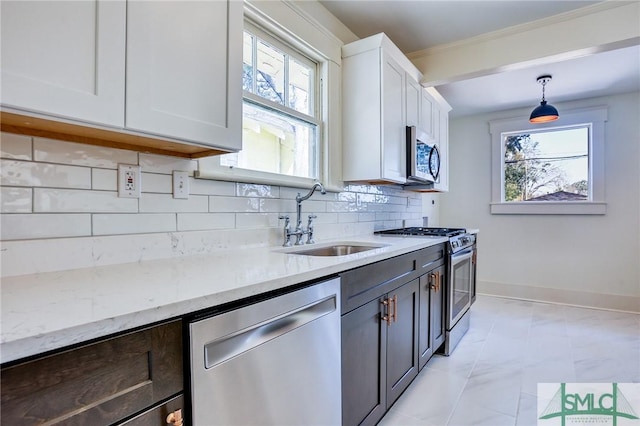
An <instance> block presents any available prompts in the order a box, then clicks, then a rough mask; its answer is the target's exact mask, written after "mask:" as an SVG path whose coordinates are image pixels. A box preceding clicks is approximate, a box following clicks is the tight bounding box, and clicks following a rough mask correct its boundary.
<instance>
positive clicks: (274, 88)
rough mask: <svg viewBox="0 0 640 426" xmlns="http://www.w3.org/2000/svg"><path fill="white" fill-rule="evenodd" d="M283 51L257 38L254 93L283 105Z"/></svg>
mask: <svg viewBox="0 0 640 426" xmlns="http://www.w3.org/2000/svg"><path fill="white" fill-rule="evenodd" d="M284 64H285V58H284V53H282V52H280V51H279V50H277V49H276V48H274V47H272V46H270V45H269V44H267V43H265V42H264V41H262V40H258V64H257V66H258V70H257V71H258V73H257V75H256V83H257V86H256V94H257V95H260V96H262V97H264V98H267V99H269V100H271V101H273V102H277V103H279V104H282V105H284V104H285V103H284V87H285V85H284Z"/></svg>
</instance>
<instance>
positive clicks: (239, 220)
mask: <svg viewBox="0 0 640 426" xmlns="http://www.w3.org/2000/svg"><path fill="white" fill-rule="evenodd" d="M277 226H279V224H278V213H236V228H238V229H242V228H274V227H277ZM283 226H284V225H283Z"/></svg>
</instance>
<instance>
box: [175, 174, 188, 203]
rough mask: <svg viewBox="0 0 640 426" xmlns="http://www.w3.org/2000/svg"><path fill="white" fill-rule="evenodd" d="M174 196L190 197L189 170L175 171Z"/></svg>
mask: <svg viewBox="0 0 640 426" xmlns="http://www.w3.org/2000/svg"><path fill="white" fill-rule="evenodd" d="M173 198H182V199H187V198H189V172H180V171H178V170H174V171H173Z"/></svg>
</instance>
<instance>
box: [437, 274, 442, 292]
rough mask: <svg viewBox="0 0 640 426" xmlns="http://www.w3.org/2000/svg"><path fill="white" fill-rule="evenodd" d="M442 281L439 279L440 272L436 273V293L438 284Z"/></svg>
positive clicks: (438, 288) (438, 289)
mask: <svg viewBox="0 0 640 426" xmlns="http://www.w3.org/2000/svg"><path fill="white" fill-rule="evenodd" d="M441 282H442V280H441V279H440V271H438V272H436V291H440V283H441Z"/></svg>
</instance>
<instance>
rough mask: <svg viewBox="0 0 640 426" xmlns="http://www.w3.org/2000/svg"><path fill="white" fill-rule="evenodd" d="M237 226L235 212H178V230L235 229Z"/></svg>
mask: <svg viewBox="0 0 640 426" xmlns="http://www.w3.org/2000/svg"><path fill="white" fill-rule="evenodd" d="M235 226H236V216H235V214H233V213H178V231H200V230H207V229H233V228H235Z"/></svg>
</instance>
